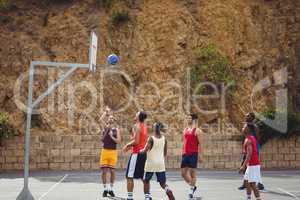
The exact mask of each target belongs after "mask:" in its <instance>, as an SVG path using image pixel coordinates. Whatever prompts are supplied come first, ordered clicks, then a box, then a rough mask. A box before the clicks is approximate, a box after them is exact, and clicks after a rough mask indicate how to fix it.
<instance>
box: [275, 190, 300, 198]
mask: <svg viewBox="0 0 300 200" xmlns="http://www.w3.org/2000/svg"><path fill="white" fill-rule="evenodd" d="M277 189H278V190H279V191H281V192H284V193H285V194H287V195H289V196H291V197H294V198H295V199H299V197H297V196H296V195H294V194H292V193H290V192H289V191H287V190H284V189H282V188H277Z"/></svg>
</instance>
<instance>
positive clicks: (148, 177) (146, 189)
mask: <svg viewBox="0 0 300 200" xmlns="http://www.w3.org/2000/svg"><path fill="white" fill-rule="evenodd" d="M152 176H153V172H145V175H144V179H143V181H144V194H145V200H151V194H150V180H151V179H152Z"/></svg>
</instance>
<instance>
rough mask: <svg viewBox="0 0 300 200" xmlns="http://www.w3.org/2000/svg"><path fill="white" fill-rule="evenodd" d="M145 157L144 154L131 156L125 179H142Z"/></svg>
mask: <svg viewBox="0 0 300 200" xmlns="http://www.w3.org/2000/svg"><path fill="white" fill-rule="evenodd" d="M146 158H147V155H146V154H145V153H139V154H136V153H134V154H131V155H130V158H129V161H128V165H127V170H126V178H134V179H142V178H143V177H144V169H145V163H146Z"/></svg>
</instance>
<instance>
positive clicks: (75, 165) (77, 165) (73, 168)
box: [70, 162, 80, 170]
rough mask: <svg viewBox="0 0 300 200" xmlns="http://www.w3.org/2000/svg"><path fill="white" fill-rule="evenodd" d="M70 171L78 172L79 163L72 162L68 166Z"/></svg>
mask: <svg viewBox="0 0 300 200" xmlns="http://www.w3.org/2000/svg"><path fill="white" fill-rule="evenodd" d="M70 169H72V170H79V169H80V163H79V162H78V163H76V162H73V163H71V164H70Z"/></svg>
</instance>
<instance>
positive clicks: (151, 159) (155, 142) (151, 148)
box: [141, 122, 175, 200]
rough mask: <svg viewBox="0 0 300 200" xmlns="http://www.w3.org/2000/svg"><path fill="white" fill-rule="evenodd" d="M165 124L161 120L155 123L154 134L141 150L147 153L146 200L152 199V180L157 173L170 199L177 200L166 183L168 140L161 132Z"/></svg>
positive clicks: (158, 179)
mask: <svg viewBox="0 0 300 200" xmlns="http://www.w3.org/2000/svg"><path fill="white" fill-rule="evenodd" d="M163 130H164V125H163V124H162V123H160V122H158V123H155V124H154V136H151V137H149V139H148V141H147V144H146V146H145V148H144V149H143V150H142V151H141V152H142V153H147V160H146V164H145V175H144V192H145V200H152V198H151V195H150V180H151V179H152V176H153V174H154V173H155V174H156V178H157V181H158V182H159V184H160V186H161V187H162V188H163V189H164V190H165V192H166V194H167V196H168V197H169V200H175V198H174V195H173V193H172V191H171V190H170V188H169V186H168V185H167V184H166V167H165V156H166V155H167V141H166V138H165V136H163V135H162V134H161V131H163Z"/></svg>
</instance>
